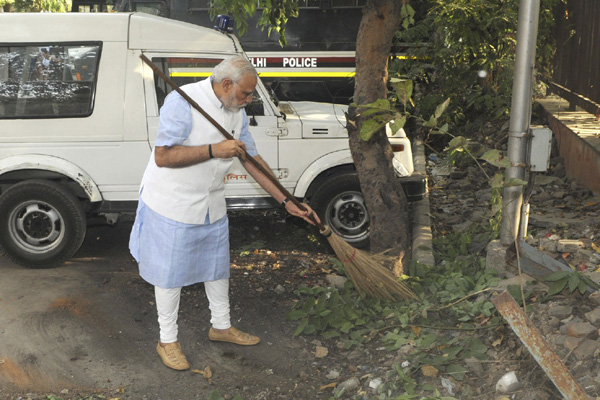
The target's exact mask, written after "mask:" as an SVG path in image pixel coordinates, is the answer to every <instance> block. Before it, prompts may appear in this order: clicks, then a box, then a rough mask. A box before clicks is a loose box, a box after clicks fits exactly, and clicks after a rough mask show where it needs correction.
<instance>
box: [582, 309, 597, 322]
mask: <svg viewBox="0 0 600 400" xmlns="http://www.w3.org/2000/svg"><path fill="white" fill-rule="evenodd" d="M584 315H585V318H586V319H587V320H588V321H590V323H592V324H595V323H596V322H598V321H600V308H595V309H593V310H592V311H590V312H587V313H585V314H584Z"/></svg>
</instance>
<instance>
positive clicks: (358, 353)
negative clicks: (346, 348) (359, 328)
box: [346, 350, 363, 360]
mask: <svg viewBox="0 0 600 400" xmlns="http://www.w3.org/2000/svg"><path fill="white" fill-rule="evenodd" d="M362 355H363V353H362V351H360V350H353V351H351V352H350V353H349V354H348V355H347V356H346V358H347V359H348V360H356V359H359V358H361V357H362Z"/></svg>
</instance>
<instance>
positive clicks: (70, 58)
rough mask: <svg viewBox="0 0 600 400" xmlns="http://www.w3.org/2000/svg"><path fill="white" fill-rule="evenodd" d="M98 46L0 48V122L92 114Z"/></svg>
mask: <svg viewBox="0 0 600 400" xmlns="http://www.w3.org/2000/svg"><path fill="white" fill-rule="evenodd" d="M100 48H101V46H100V44H99V43H88V44H58V43H42V44H31V45H29V44H28V45H14V46H13V45H0V118H40V117H45V118H48V117H58V118H63V117H82V116H88V115H90V114H91V113H92V109H93V100H94V92H95V85H96V71H97V69H98V60H99V55H100Z"/></svg>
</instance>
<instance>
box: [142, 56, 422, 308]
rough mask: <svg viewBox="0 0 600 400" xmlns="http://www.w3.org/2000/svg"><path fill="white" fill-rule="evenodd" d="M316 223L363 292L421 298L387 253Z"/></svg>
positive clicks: (392, 297)
mask: <svg viewBox="0 0 600 400" xmlns="http://www.w3.org/2000/svg"><path fill="white" fill-rule="evenodd" d="M140 58H141V59H142V60H143V61H144V62H145V63H146V64H148V66H149V67H150V68H151V69H152V71H154V73H156V74H157V75H158V76H159V77H160V78H161V79H163V80H164V81H165V82H166V83H168V84H169V86H171V87H172V88H173V90H175V91H177V93H179V94H180V95H181V97H183V98H184V99H185V100H187V102H188V103H190V105H191V106H192V107H193V108H194V109H196V110H197V111H198V112H199V113H200V114H202V115H203V116H204V117H205V118H206V119H207V120H208V121H209V122H210V123H212V124H213V125H214V126H215V127H216V128H217V129H218V130H219V132H221V134H223V136H225V138H227V139H228V140H233V139H234V138H233V136H232V135H231V134H230V133H229V132H227V131H226V130H225V129H224V128H223V127H222V126H221V125H220V124H219V123H218V122H217V121H215V120H214V119H213V118H212V117H211V116H210V115H209V114H208V113H207V112H206V111H204V110H203V109H202V107H200V105H198V103H196V102H195V101H194V100H193V99H191V98H190V97H189V96H188V95H187V94H186V93H185V92H184V91H183V90H181V89H180V88H179V86H177V84H175V82H173V81H172V80H171V79H170V78H169V77H167V76H166V75H165V74H164V73H163V72H162V71H161V70H160V69H159V68H158V67H157V66H156V65H154V63H152V61H150V60H149V59H148V57H146V56H145V55H143V54H142V55H140ZM245 156H246V159H247V160H248V161H249V162H250V163H251V164H252V165H253V166H254V167H255V168H256V169H258V170H259V171H260V172H261V173H262V174H264V175H265V176H266V177H267V178H268V179H269V180H270V181H271V182H272V183H273V184H274V185H275V186H277V188H278V189H279V190H280V191H281V193H283V194H284V195H285V196H286V197H287V198H288V199H290V201H291V202H292V203H294V205H295V206H296V207H298V208H299V209H300V210H302V211H307V210H306V208H305V207H304V206H303V205H302V204H301V203H300V202H299V201H298V200H297V199H296V198H295V197H294V196H293V195H292V194H290V192H288V191H287V189H285V188H284V187H283V186H282V185H281V183H279V181H278V180H277V179H276V178H275V177H274V176H273V175H272V174H271V173H269V172H268V171H267V170H265V169H264V168H263V166H262V165H261V164H260V163H259V162H258V161H256V160H255V159H254V158H253V157H251V156H250V155H249V154H248V153H246V154H245ZM310 219H311V220H312V222H313V223H314V224H315V225H316V226H317V227H318V228H319V232H320V233H321V234H322V235H323V236H325V237H326V238H327V241H328V242H329V244H330V245H331V248H332V249H333V251H334V252H335V254H336V256H337V258H338V259H339V260H340V261H341V263H342V265H343V266H344V268H345V270H346V272H347V273H348V275H349V276H350V279H351V280H352V282H353V283H354V286H355V287H356V289H357V290H358V292H359V293H360V294H361V295H364V294H366V295H370V296H372V297H375V298H380V299H386V300H395V299H396V298H398V297H401V298H404V299H409V298H411V299H416V300H418V299H419V298H418V297H417V295H415V294H414V292H413V291H412V290H411V289H410V288H409V287H408V285H407V284H406V283H405V282H401V281H398V280H397V278H396V276H395V275H394V274H393V273H392V271H390V270H389V269H387V268H385V267H384V266H383V265H382V262H384V261H385V260H386V257H385V256H383V255H373V254H369V253H367V252H364V251H361V250H358V249H355V248H353V247H352V246H351V245H350V244H348V243H347V242H346V241H344V240H343V239H342V238H341V237H339V236H338V235H336V234H334V233H333V232H332V231H331V229H330V228H329V227H328V226H326V225H323V224H322V223H320V222H318V221H317V220H316V219H315V218H314V217H313V216H312V215H311V216H310Z"/></svg>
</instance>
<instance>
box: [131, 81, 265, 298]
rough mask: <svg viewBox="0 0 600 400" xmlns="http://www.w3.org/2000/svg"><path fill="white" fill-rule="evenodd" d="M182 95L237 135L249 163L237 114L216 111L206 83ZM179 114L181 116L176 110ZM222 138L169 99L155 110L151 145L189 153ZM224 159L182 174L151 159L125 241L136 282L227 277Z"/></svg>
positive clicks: (247, 139) (171, 283)
mask: <svg viewBox="0 0 600 400" xmlns="http://www.w3.org/2000/svg"><path fill="white" fill-rule="evenodd" d="M182 89H183V90H184V91H185V92H186V93H187V94H188V95H189V96H190V97H192V99H194V100H195V101H196V102H197V103H198V104H199V105H200V106H201V107H202V108H203V109H204V110H205V111H207V112H208V113H209V114H210V115H211V116H212V117H213V118H214V119H215V120H217V122H219V123H221V124H222V126H223V127H224V128H225V129H227V130H228V131H229V132H232V131H233V132H241V135H235V133H234V135H235V136H236V137H239V138H240V140H242V141H243V142H244V143H245V144H246V149H247V151H248V153H249V154H250V155H251V156H255V155H256V154H257V152H256V147H255V144H254V141H253V140H252V137H251V136H250V134H249V132H248V128H247V125H248V124H247V118H246V117H245V113H244V111H242V110H240V111H229V110H226V109H224V108H223V107H222V105H221V102H220V101H219V100H218V99H217V97H216V95H215V94H214V91H213V90H212V86H211V85H210V81H209V80H208V79H207V80H204V81H202V82H199V83H195V84H191V85H186V86H183V87H182ZM182 108H184V110H182ZM222 140H224V137H223V136H222V135H221V133H220V132H218V130H217V129H216V128H214V127H213V126H212V124H210V122H208V121H207V120H206V119H205V118H204V117H203V116H202V115H201V114H200V113H199V112H197V111H195V110H193V111H191V110H190V107H189V105H188V104H187V103H186V102H185V100H184V99H183V98H181V96H180V95H179V94H177V93H174V94H170V95H169V97H167V101H166V102H165V105H164V106H163V108H162V109H161V116H160V124H159V131H158V135H157V142H156V145H157V146H173V145H183V146H186V145H187V146H196V145H203V144H209V143H218V142H221V141H222ZM231 163H232V160H231V159H228V160H221V159H212V160H207V161H205V162H202V163H199V164H196V165H193V166H189V167H185V168H159V167H158V166H157V165H156V163H155V161H154V153H153V154H152V156H151V159H150V161H149V163H148V167H147V169H146V172H145V173H144V178H143V179H142V186H141V189H140V203H139V206H138V212H137V215H136V220H135V223H134V226H133V229H132V233H131V238H130V244H129V247H130V250H131V254H132V255H133V256H134V258H135V259H136V260H137V261H138V264H139V267H140V275H141V276H142V278H144V279H145V280H146V281H147V282H149V283H151V284H153V285H155V286H159V287H162V288H175V287H182V286H187V285H191V284H194V283H197V282H206V281H214V280H218V279H224V278H228V277H229V266H230V262H229V227H228V220H227V215H226V203H225V194H224V177H225V175H226V174H227V171H228V170H229V168H230V166H231Z"/></svg>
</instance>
